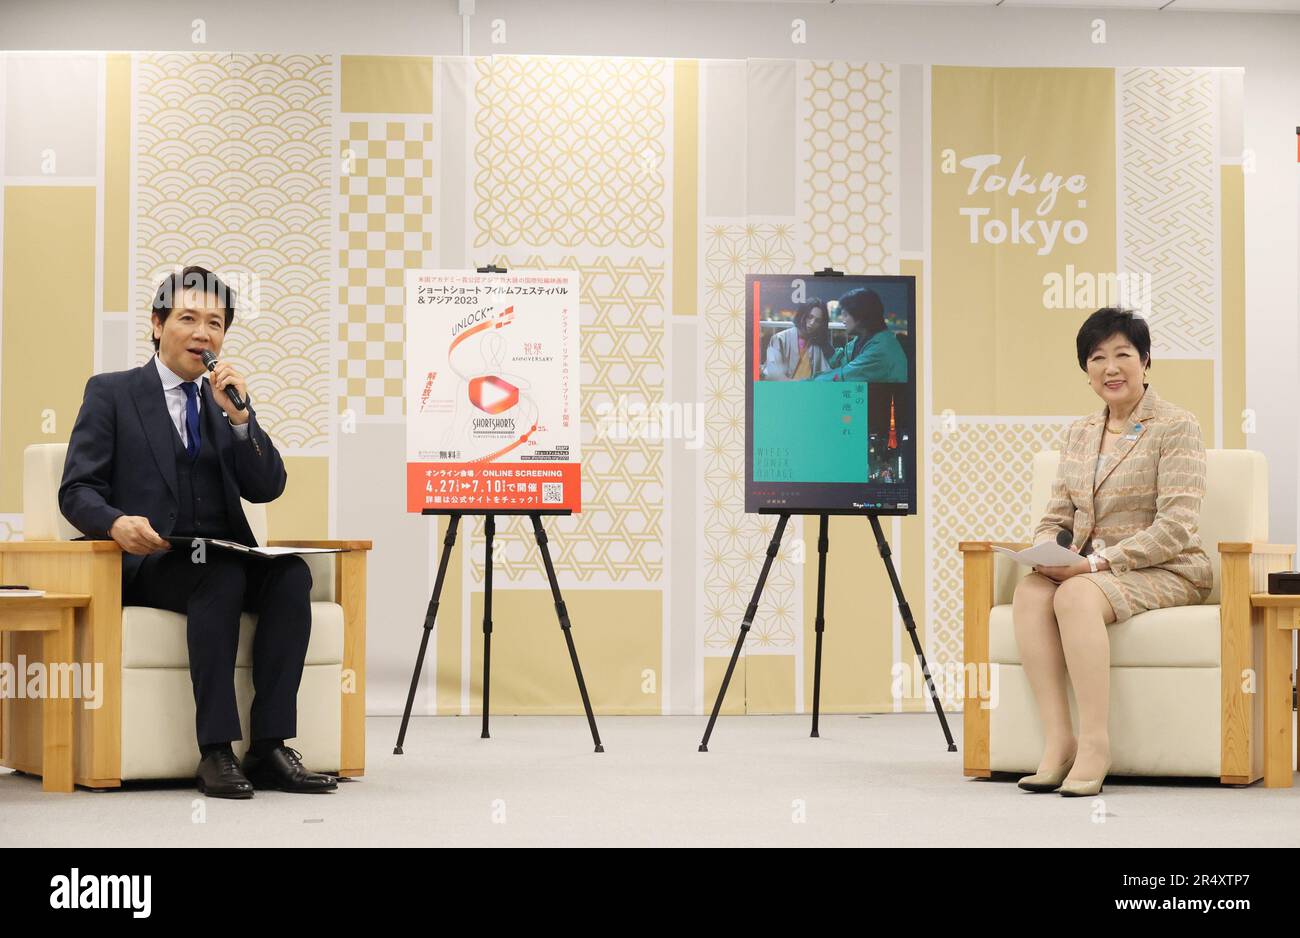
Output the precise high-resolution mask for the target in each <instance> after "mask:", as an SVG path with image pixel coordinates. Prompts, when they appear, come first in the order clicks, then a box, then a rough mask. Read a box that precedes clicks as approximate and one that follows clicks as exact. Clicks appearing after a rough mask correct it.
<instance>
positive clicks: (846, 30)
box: [0, 0, 1300, 542]
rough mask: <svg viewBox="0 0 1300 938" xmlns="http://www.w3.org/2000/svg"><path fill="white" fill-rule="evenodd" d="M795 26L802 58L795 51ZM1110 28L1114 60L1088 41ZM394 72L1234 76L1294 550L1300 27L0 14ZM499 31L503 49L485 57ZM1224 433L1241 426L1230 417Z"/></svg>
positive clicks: (524, 6) (99, 1)
mask: <svg viewBox="0 0 1300 938" xmlns="http://www.w3.org/2000/svg"><path fill="white" fill-rule="evenodd" d="M796 16H798V17H802V18H803V19H805V20H806V21H807V24H808V41H807V43H806V44H804V45H798V46H796V45H793V44H792V43H791V41H790V21H791V19H792V18H794V17H796ZM1097 17H1102V18H1104V19H1105V21H1106V37H1107V42H1106V44H1104V45H1097V44H1094V43H1093V42H1092V41H1091V34H1092V25H1091V24H1092V21H1093V20H1094V19H1095V18H1097ZM199 18H201V19H203V20H204V21H205V25H206V32H207V45H206V46H205V47H200V48H208V49H219V50H233V51H312V52H358V53H363V52H368V53H388V54H402V53H406V54H443V55H447V54H458V53H460V52H462V51H469V52H471V53H475V54H483V53H491V52H505V53H548V54H561V55H564V54H570V55H579V54H581V55H654V56H683V57H706V58H707V57H719V58H747V57H748V58H764V57H774V58H790V57H797V58H842V59H875V60H880V61H888V62H900V63H943V64H949V65H1040V66H1041V65H1060V66H1115V65H1201V66H1242V67H1244V68H1245V69H1246V83H1245V123H1246V130H1245V144H1246V147H1247V148H1249V149H1251V150H1253V151H1254V158H1255V165H1256V171H1255V172H1254V173H1253V174H1248V175H1247V176H1246V177H1245V178H1246V309H1247V320H1246V329H1247V332H1246V371H1247V383H1246V400H1247V406H1248V407H1250V408H1252V409H1253V410H1254V411H1255V412H1256V414H1257V423H1256V433H1255V434H1254V435H1253V436H1251V437H1250V438H1249V440H1250V445H1251V446H1252V447H1253V448H1256V449H1259V450H1261V451H1262V452H1264V453H1265V455H1267V457H1268V460H1269V466H1270V470H1271V480H1270V481H1271V486H1270V491H1271V505H1272V512H1271V532H1270V534H1271V537H1272V539H1273V540H1275V541H1287V542H1293V541H1295V539H1296V535H1297V528H1298V527H1300V525H1298V524H1297V520H1298V519H1297V509H1298V507H1300V498H1297V492H1298V488H1300V486H1298V483H1297V478H1298V477H1297V440H1298V439H1300V380H1298V379H1297V370H1300V330H1298V329H1297V320H1298V319H1300V290H1298V289H1297V263H1298V261H1300V247H1298V245H1297V227H1298V222H1297V219H1298V218H1300V214H1298V206H1297V190H1298V189H1300V167H1298V166H1297V164H1296V161H1295V160H1296V139H1295V128H1296V127H1297V126H1298V125H1300V16H1295V15H1286V14H1254V15H1239V14H1225V13H1179V12H1174V11H1168V12H1164V13H1152V12H1131V13H1121V12H1118V11H1115V10H1113V9H1112V10H1061V9H1042V10H1040V9H1024V8H1017V7H1005V6H1003V7H997V8H991V7H990V8H965V7H943V6H930V5H916V4H914V5H909V6H870V5H865V4H862V5H859V4H853V5H845V4H844V3H839V4H835V5H833V6H831V5H826V4H813V3H797V4H788V3H741V2H703V0H698V2H681V0H674V2H668V0H658V2H654V0H641V2H638V0H478V3H477V11H476V14H475V16H473V17H472V18H471V21H470V29H469V40H470V41H469V46H468V49H464V48H463V47H462V22H461V18H460V17H459V16H458V15H457V13H456V2H455V0H364V2H357V0H216V2H214V0H203V2H199V0H161V2H159V0H3V2H2V3H0V48H4V49H111V50H162V49H192V48H196V47H195V46H194V44H193V43H192V41H191V30H192V28H193V27H192V25H191V24H192V21H193V20H195V19H199ZM496 19H500V20H504V22H505V27H506V42H505V43H504V44H499V45H493V44H492V43H491V42H490V36H491V29H492V25H491V24H492V21H493V20H496ZM1225 419H1232V415H1227V414H1225Z"/></svg>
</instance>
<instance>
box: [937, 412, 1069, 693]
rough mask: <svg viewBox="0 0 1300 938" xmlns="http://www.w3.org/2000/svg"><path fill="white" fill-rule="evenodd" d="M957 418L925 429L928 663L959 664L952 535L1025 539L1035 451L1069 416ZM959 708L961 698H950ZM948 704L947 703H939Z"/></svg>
mask: <svg viewBox="0 0 1300 938" xmlns="http://www.w3.org/2000/svg"><path fill="white" fill-rule="evenodd" d="M979 420H980V418H978V417H976V418H972V419H971V420H970V421H961V422H958V423H956V424H954V425H953V426H952V428H951V430H947V431H945V429H944V418H943V417H936V418H934V419H933V421H932V425H933V426H936V427H937V428H936V429H934V430H933V431H932V432H931V433H930V449H929V453H928V454H927V459H928V461H929V464H928V465H927V466H926V471H927V472H928V473H929V477H928V478H927V480H926V486H925V488H926V492H927V493H928V495H927V498H926V502H927V504H926V506H925V510H926V511H927V512H928V514H929V524H928V527H929V533H930V537H929V543H928V544H927V545H926V569H927V570H928V571H929V590H928V594H929V610H928V613H927V619H926V622H927V623H928V631H929V641H928V647H927V649H926V654H927V656H928V658H929V662H930V666H931V668H932V669H933V668H935V667H940V666H945V665H948V664H953V665H955V666H960V664H961V662H962V638H961V635H962V589H961V584H962V563H961V553H960V552H959V551H958V550H957V543H958V541H986V540H988V541H998V540H1001V541H1028V540H1030V537H1031V535H1032V534H1033V530H1034V526H1035V525H1036V524H1037V523H1038V520H1039V519H1037V518H1031V517H1030V516H1029V496H1030V492H1029V486H1028V485H1027V484H1026V480H1028V479H1029V478H1031V476H1032V474H1033V462H1034V454H1035V453H1037V452H1041V451H1043V450H1052V449H1059V448H1060V447H1061V444H1062V443H1063V442H1064V434H1065V430H1066V428H1067V427H1068V426H1069V421H1055V422H1051V421H1043V422H1037V421H1036V422H1032V423H1031V422H1024V423H992V422H990V423H980V422H979ZM952 703H953V704H955V705H956V706H960V705H961V704H960V700H954V701H952ZM947 705H948V702H945V706H947Z"/></svg>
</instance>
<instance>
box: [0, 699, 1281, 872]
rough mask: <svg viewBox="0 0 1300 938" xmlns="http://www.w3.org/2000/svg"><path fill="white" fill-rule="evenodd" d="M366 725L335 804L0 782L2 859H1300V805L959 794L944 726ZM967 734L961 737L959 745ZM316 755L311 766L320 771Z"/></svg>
mask: <svg viewBox="0 0 1300 938" xmlns="http://www.w3.org/2000/svg"><path fill="white" fill-rule="evenodd" d="M599 724H600V731H601V735H602V738H603V741H604V743H605V748H606V751H605V752H604V753H602V754H599V755H598V754H596V753H594V752H593V751H592V746H591V739H590V736H589V735H588V732H587V726H586V722H585V720H583V719H582V718H581V717H494V718H493V721H492V735H493V738H492V739H491V740H482V739H480V738H479V722H478V719H477V718H476V717H436V718H435V717H424V718H417V719H415V720H412V723H411V729H410V731H409V733H408V735H407V740H406V747H405V748H406V753H405V755H402V756H394V755H393V754H392V747H393V742H394V740H395V739H396V736H397V727H398V720H397V719H396V718H392V717H371V718H370V719H368V720H367V734H368V736H367V738H368V752H367V756H366V759H367V764H366V776H365V777H364V778H361V779H357V780H355V781H351V782H347V783H344V784H341V785H340V786H339V790H338V791H337V792H336V793H334V794H331V795H316V796H312V795H290V794H284V793H280V792H259V793H258V795H257V796H256V797H255V798H254V799H252V800H251V801H224V800H220V799H215V798H214V799H206V800H204V799H202V798H200V797H199V796H198V795H197V793H196V792H195V791H194V789H193V787H192V786H191V785H183V784H174V785H154V786H138V785H132V786H129V787H127V788H124V789H123V790H121V791H113V792H104V793H96V792H88V791H84V790H80V789H79V790H78V791H77V792H75V793H74V794H71V795H55V794H49V795H47V794H44V793H43V792H42V791H41V790H40V781H39V779H35V778H30V777H23V776H18V775H16V774H14V773H10V772H8V771H5V770H0V847H10V846H37V845H59V846H78V845H81V846H92V845H94V846H126V845H154V844H156V845H169V846H172V845H176V846H193V847H209V846H232V847H233V846H263V845H265V846H269V845H275V844H284V845H306V846H399V845H400V846H468V845H482V846H548V845H563V846H586V845H602V846H603V845H613V846H690V845H694V846H724V845H726V846H741V845H773V846H877V847H897V846H930V847H971V846H987V845H998V846H1002V845H1011V846H1015V845H1025V846H1028V845H1040V844H1049V845H1054V846H1063V847H1122V846H1155V845H1166V846H1198V847H1206V846H1243V847H1244V846H1264V845H1278V846H1281V845H1286V846H1295V845H1297V844H1300V787H1297V788H1289V789H1264V788H1262V787H1261V785H1260V784H1259V783H1257V784H1255V785H1254V786H1251V787H1250V788H1245V789H1238V788H1225V787H1222V786H1220V785H1219V784H1218V783H1217V782H1212V781H1209V780H1205V781H1173V780H1131V779H1116V780H1114V781H1112V782H1108V783H1107V785H1106V790H1105V792H1104V793H1103V794H1102V795H1101V796H1100V799H1099V800H1094V799H1088V798H1073V799H1067V798H1062V797H1060V796H1059V795H1055V794H1045V795H1031V794H1028V793H1026V792H1022V791H1020V790H1019V789H1018V788H1017V787H1016V785H1015V778H1014V777H1013V776H1007V777H1006V778H1004V779H999V780H994V781H985V780H972V779H966V778H963V777H962V774H961V754H960V753H959V752H951V753H950V752H947V751H945V749H944V745H943V737H942V735H941V733H940V730H939V725H938V722H937V720H936V719H935V717H934V715H933V714H930V713H923V714H883V715H875V716H871V717H853V716H829V717H823V719H822V737H821V738H820V739H810V738H809V737H808V726H809V720H808V717H802V716H779V717H755V716H748V717H730V718H727V717H724V718H722V719H721V720H719V722H718V726H717V729H716V730H715V732H714V737H713V740H712V743H711V745H710V750H711V751H710V752H708V753H699V752H697V751H696V746H697V744H698V742H699V738H700V735H701V734H702V732H703V729H704V725H705V720H704V719H703V718H700V717H604V718H602V719H600V721H599ZM960 730H961V719H960V715H957V718H956V720H955V723H954V726H953V731H954V733H955V734H957V736H958V744H959V745H960ZM308 755H310V754H308Z"/></svg>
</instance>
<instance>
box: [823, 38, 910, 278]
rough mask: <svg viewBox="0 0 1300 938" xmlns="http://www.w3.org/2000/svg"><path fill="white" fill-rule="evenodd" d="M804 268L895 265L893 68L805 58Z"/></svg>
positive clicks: (869, 269)
mask: <svg viewBox="0 0 1300 938" xmlns="http://www.w3.org/2000/svg"><path fill="white" fill-rule="evenodd" d="M800 79H801V81H800V91H801V97H802V99H803V111H802V115H801V116H802V117H803V118H804V120H803V126H804V127H805V128H806V129H807V133H806V135H805V136H804V137H803V139H802V140H801V143H802V145H803V146H802V151H801V152H802V157H803V162H802V165H803V168H804V172H805V176H804V180H803V182H804V185H805V186H806V190H805V191H806V200H805V201H804V202H803V205H802V210H803V222H804V224H805V226H806V229H807V232H808V246H807V247H808V249H807V253H806V254H804V255H803V256H802V257H801V261H803V264H802V266H803V267H805V268H806V269H818V270H819V269H821V268H822V267H824V266H827V265H829V266H831V267H834V268H835V269H837V270H842V271H846V272H848V273H894V272H895V271H894V269H893V268H894V266H895V265H896V264H897V259H896V256H897V252H898V238H897V229H898V211H897V208H896V207H895V206H896V202H897V194H898V152H897V151H898V130H897V124H898V114H897V110H898V106H897V103H896V102H897V97H898V93H897V85H898V72H897V69H896V68H895V67H893V66H889V65H881V64H879V63H852V62H819V61H813V62H808V63H806V65H805V66H804V67H803V68H801V73H800Z"/></svg>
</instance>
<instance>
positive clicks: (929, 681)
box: [868, 515, 957, 752]
mask: <svg viewBox="0 0 1300 938" xmlns="http://www.w3.org/2000/svg"><path fill="white" fill-rule="evenodd" d="M868 517H869V518H870V519H871V530H872V531H873V532H874V533H875V535H876V548H877V549H878V550H879V551H880V557H881V559H882V560H884V562H885V571H886V572H887V573H888V574H889V582H890V584H891V585H892V586H893V587H894V596H895V597H896V598H897V599H898V614H899V615H900V616H902V618H903V624H904V625H906V626H907V634H908V635H910V636H911V637H912V650H913V651H914V652H915V653H916V657H917V660H919V661H920V662H921V673H922V674H923V675H925V686H926V688H927V689H928V690H929V692H930V701H931V703H933V704H934V712H935V713H936V714H938V715H939V725H940V726H942V727H943V735H944V739H946V740H947V741H948V751H949V752H956V751H957V744H956V743H955V742H953V739H952V730H950V729H948V718H947V717H945V716H944V714H943V704H941V703H940V702H939V693H938V691H936V690H935V689H934V679H933V678H932V677H931V676H930V665H929V664H928V663H927V662H926V660H925V652H924V651H923V650H922V649H921V640H920V639H919V638H918V637H917V634H916V621H915V620H914V619H913V618H912V607H911V606H909V605H908V604H907V599H906V598H905V597H904V596H903V584H902V583H900V582H899V581H898V573H897V571H895V570H894V561H893V559H892V558H891V556H890V550H889V544H888V542H887V541H886V540H885V533H884V532H883V531H882V530H881V529H880V519H879V518H878V517H877V516H876V515H869V516H868Z"/></svg>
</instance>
